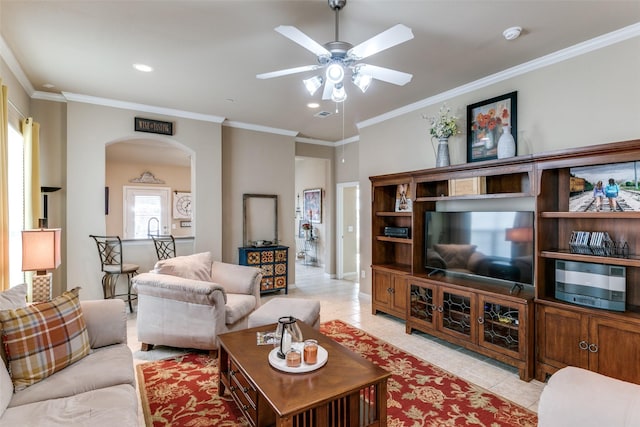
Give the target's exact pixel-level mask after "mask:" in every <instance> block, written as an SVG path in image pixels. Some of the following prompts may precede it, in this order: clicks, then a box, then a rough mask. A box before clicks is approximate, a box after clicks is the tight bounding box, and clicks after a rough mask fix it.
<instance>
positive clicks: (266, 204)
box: [242, 194, 278, 247]
mask: <svg viewBox="0 0 640 427" xmlns="http://www.w3.org/2000/svg"><path fill="white" fill-rule="evenodd" d="M242 211H243V217H244V218H243V227H242V243H243V244H244V245H245V246H253V247H263V246H274V245H277V244H278V196H277V195H274V194H243V196H242Z"/></svg>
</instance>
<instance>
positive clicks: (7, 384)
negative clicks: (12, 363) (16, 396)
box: [0, 359, 13, 417]
mask: <svg viewBox="0 0 640 427" xmlns="http://www.w3.org/2000/svg"><path fill="white" fill-rule="evenodd" d="M12 396H13V383H12V382H11V377H10V376H9V372H7V367H6V366H5V364H4V361H3V360H2V359H0V417H2V414H3V413H4V410H5V409H7V406H9V402H10V401H11V397H12Z"/></svg>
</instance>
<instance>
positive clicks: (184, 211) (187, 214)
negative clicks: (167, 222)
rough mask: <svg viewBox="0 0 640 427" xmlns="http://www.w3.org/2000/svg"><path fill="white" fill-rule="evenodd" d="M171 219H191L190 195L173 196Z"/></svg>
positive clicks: (177, 194)
mask: <svg viewBox="0 0 640 427" xmlns="http://www.w3.org/2000/svg"><path fill="white" fill-rule="evenodd" d="M173 217H174V218H179V219H189V218H191V193H180V192H177V191H176V192H175V193H174V196H173Z"/></svg>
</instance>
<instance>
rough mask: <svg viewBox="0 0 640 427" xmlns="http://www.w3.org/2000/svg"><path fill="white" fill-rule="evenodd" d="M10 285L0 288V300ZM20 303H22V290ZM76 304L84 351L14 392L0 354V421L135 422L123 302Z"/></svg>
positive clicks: (89, 426)
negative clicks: (86, 350)
mask: <svg viewBox="0 0 640 427" xmlns="http://www.w3.org/2000/svg"><path fill="white" fill-rule="evenodd" d="M20 286H23V285H20ZM14 289H15V288H12V290H14ZM25 289H26V288H25ZM12 290H10V291H7V292H3V293H1V294H0V300H1V299H2V298H1V296H2V294H6V293H8V292H11V291H12ZM24 294H26V291H25V292H24ZM16 300H19V299H16ZM20 303H21V304H20ZM10 305H11V304H10V303H8V302H7V299H6V298H5V299H4V301H0V307H1V308H2V309H10V308H11V307H9V306H10ZM20 305H22V306H24V305H25V304H24V296H22V301H19V302H18V306H20ZM80 305H81V308H82V315H83V317H84V320H85V323H86V326H87V332H88V336H89V343H90V346H91V351H90V354H89V355H87V356H85V357H83V358H82V359H81V360H79V361H77V362H75V363H73V364H71V365H70V366H67V367H66V368H64V369H62V370H60V371H58V372H56V373H54V374H52V375H51V376H49V377H47V378H44V379H43V380H41V381H40V382H37V383H35V384H33V385H30V386H28V387H26V388H25V389H23V390H20V391H15V392H14V388H13V383H12V381H11V378H10V376H9V373H8V371H7V368H6V365H5V362H4V360H2V359H0V365H2V366H0V427H5V426H6V427H16V426H21V427H31V426H33V427H36V426H38V427H40V426H47V427H57V426H60V427H62V426H65V427H66V426H86V427H100V426H105V427H106V426H114V425H119V426H136V425H138V398H137V394H136V388H135V374H134V368H133V357H132V354H131V350H130V349H129V347H127V315H126V310H125V304H124V302H123V301H122V300H118V299H110V300H96V301H81V302H80ZM15 308H18V307H15Z"/></svg>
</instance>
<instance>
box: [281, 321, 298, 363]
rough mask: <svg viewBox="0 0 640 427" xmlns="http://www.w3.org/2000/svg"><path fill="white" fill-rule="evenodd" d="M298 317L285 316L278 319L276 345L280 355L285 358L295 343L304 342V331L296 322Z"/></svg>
mask: <svg viewBox="0 0 640 427" xmlns="http://www.w3.org/2000/svg"><path fill="white" fill-rule="evenodd" d="M296 321H297V319H296V318H295V317H293V316H283V317H281V318H279V319H278V327H277V329H276V345H277V346H278V347H279V349H278V357H279V358H280V359H284V358H285V357H287V352H288V351H289V350H291V346H292V344H293V343H298V342H302V341H303V338H302V331H301V330H300V327H299V326H298V324H297V323H296Z"/></svg>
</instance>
